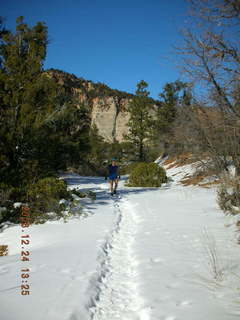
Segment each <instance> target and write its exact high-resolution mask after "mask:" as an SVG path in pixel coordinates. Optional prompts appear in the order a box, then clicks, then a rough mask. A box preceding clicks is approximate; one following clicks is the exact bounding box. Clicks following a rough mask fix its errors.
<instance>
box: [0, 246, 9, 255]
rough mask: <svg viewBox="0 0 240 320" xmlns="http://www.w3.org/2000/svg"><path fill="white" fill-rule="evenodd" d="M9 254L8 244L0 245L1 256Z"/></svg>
mask: <svg viewBox="0 0 240 320" xmlns="http://www.w3.org/2000/svg"><path fill="white" fill-rule="evenodd" d="M7 255H8V245H0V257H3V256H7Z"/></svg>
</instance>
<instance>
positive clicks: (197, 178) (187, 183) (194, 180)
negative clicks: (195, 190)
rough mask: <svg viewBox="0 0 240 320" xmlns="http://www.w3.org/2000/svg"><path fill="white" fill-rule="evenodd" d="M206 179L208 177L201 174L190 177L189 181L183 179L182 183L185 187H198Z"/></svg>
mask: <svg viewBox="0 0 240 320" xmlns="http://www.w3.org/2000/svg"><path fill="white" fill-rule="evenodd" d="M205 178H206V176H205V175H204V174H202V173H201V174H197V175H193V176H190V177H188V178H187V179H182V180H181V181H180V182H181V183H182V184H183V185H184V186H190V185H194V186H196V185H199V183H200V182H201V181H203V180H204V179H205Z"/></svg>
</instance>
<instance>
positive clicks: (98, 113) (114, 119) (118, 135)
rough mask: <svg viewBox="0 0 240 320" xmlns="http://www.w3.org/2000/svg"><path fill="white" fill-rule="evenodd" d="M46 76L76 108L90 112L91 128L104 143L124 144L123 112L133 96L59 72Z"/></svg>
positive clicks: (124, 121) (51, 72) (126, 121)
mask: <svg viewBox="0 0 240 320" xmlns="http://www.w3.org/2000/svg"><path fill="white" fill-rule="evenodd" d="M46 72H47V74H48V75H49V76H51V77H52V78H53V79H55V81H56V82H58V83H59V84H61V85H62V86H63V87H64V88H65V90H67V91H68V92H70V93H71V95H72V97H73V98H74V103H75V104H76V106H77V105H80V104H85V105H87V107H88V108H90V113H91V124H92V126H93V125H94V124H95V125H96V127H97V129H98V133H99V134H100V135H101V136H102V137H103V138H104V140H106V141H108V142H113V141H119V142H122V141H123V140H124V135H125V134H127V133H128V126H127V123H128V120H129V113H128V112H127V108H128V105H129V103H130V102H131V100H132V98H133V97H134V95H132V94H129V93H126V92H122V91H118V90H113V89H110V88H109V87H107V86H106V85H104V84H101V83H93V82H91V81H87V80H84V79H81V78H77V77H76V76H74V75H72V74H69V73H66V72H63V71H59V70H55V69H50V70H48V71H46Z"/></svg>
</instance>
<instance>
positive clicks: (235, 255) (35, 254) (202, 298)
mask: <svg viewBox="0 0 240 320" xmlns="http://www.w3.org/2000/svg"><path fill="white" fill-rule="evenodd" d="M192 170H194V168H193V166H192V165H187V166H184V167H178V168H171V169H169V170H168V171H167V173H168V176H171V177H172V179H173V181H172V182H170V183H167V184H165V185H163V186H162V187H161V188H127V187H125V186H124V180H125V179H126V178H123V179H121V181H120V184H119V192H120V195H121V197H120V198H118V197H115V198H110V196H109V194H108V184H107V182H105V181H104V180H103V178H96V177H79V176H78V175H76V174H67V175H64V176H63V177H62V178H64V179H66V181H67V183H68V185H69V188H70V189H73V188H77V189H79V190H84V191H86V192H87V191H94V192H96V195H97V197H96V200H95V201H94V202H93V201H91V200H90V199H88V198H83V199H81V203H82V206H84V210H83V214H82V215H79V216H77V215H75V216H74V217H73V218H72V219H70V220H69V221H68V222H67V223H64V221H62V220H60V221H51V222H48V223H45V224H43V225H33V226H30V227H29V228H25V231H24V234H29V236H30V244H29V245H25V250H29V251H30V262H27V261H21V260H20V251H21V243H20V241H21V238H20V237H21V234H22V233H23V232H22V228H21V227H20V226H18V225H14V226H12V225H11V226H9V227H8V228H6V229H4V231H3V232H2V233H0V244H1V245H3V244H7V245H8V247H9V255H8V256H4V257H0V279H1V281H0V283H1V284H0V301H1V302H0V316H1V317H0V318H1V319H3V320H16V319H18V320H23V319H24V320H26V319H27V320H28V319H29V320H30V319H33V318H34V319H36V320H43V319H47V320H55V319H58V320H88V319H89V320H90V319H93V320H117V319H118V320H155V319H159V320H180V319H184V320H193V319H194V320H203V319H211V320H234V319H237V318H239V316H240V299H239V290H240V285H239V283H240V271H239V263H240V255H239V245H238V244H237V236H238V235H237V233H236V225H235V223H236V221H237V219H239V217H237V216H235V217H233V216H226V215H224V214H223V213H222V212H221V211H220V209H219V208H218V207H217V204H216V190H215V189H214V188H211V189H204V188H200V187H196V186H195V187H192V186H188V187H185V186H182V185H181V184H180V183H179V181H180V180H181V179H182V178H183V177H184V175H186V174H190V173H191V172H192ZM28 267H29V268H30V273H29V274H30V277H29V279H28V284H29V285H30V295H28V296H22V295H21V284H22V283H21V282H22V279H21V269H22V268H28Z"/></svg>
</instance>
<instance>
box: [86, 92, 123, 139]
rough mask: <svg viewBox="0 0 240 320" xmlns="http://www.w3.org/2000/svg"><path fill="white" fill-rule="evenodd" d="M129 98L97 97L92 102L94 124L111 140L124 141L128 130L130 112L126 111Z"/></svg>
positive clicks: (101, 133) (103, 135)
mask: <svg viewBox="0 0 240 320" xmlns="http://www.w3.org/2000/svg"><path fill="white" fill-rule="evenodd" d="M128 103H129V100H128V99H119V98H118V97H104V98H101V99H100V98H95V99H94V100H93V104H92V113H91V114H92V117H91V119H92V125H93V124H95V125H96V126H97V128H98V130H99V134H100V135H101V136H102V137H103V138H104V139H105V140H106V141H109V142H112V141H114V140H117V141H120V142H121V141H123V140H124V135H125V134H127V132H128V127H127V122H128V119H129V114H128V112H126V109H127V105H128Z"/></svg>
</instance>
